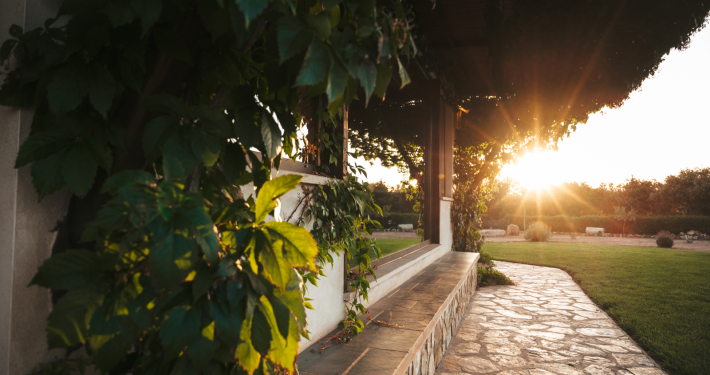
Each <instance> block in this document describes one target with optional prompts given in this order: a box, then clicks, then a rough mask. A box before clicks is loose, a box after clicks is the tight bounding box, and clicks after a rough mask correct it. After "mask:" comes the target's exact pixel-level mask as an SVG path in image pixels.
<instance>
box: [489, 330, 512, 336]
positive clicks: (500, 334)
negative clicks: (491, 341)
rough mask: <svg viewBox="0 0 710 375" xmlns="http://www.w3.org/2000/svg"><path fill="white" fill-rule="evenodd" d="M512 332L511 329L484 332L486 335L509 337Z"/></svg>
mask: <svg viewBox="0 0 710 375" xmlns="http://www.w3.org/2000/svg"><path fill="white" fill-rule="evenodd" d="M511 334H512V332H510V331H488V332H484V333H483V336H485V337H508V336H510V335H511Z"/></svg>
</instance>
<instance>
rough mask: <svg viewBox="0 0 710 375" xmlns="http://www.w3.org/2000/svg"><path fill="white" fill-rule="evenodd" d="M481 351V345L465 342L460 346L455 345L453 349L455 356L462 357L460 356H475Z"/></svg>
mask: <svg viewBox="0 0 710 375" xmlns="http://www.w3.org/2000/svg"><path fill="white" fill-rule="evenodd" d="M480 350H481V344H479V343H477V342H465V343H462V344H458V345H456V347H455V348H454V351H455V352H456V354H459V355H462V354H476V353H478V352H479V351H480Z"/></svg>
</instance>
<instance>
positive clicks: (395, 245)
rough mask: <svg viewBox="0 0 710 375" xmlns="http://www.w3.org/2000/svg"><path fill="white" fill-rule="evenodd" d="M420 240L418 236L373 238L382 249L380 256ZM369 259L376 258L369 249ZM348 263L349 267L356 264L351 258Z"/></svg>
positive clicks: (402, 248)
mask: <svg viewBox="0 0 710 375" xmlns="http://www.w3.org/2000/svg"><path fill="white" fill-rule="evenodd" d="M420 242H422V240H420V239H419V238H377V239H376V240H375V243H377V247H379V248H380V250H381V251H382V256H385V255H387V254H392V253H396V252H398V251H400V250H404V249H406V248H408V247H410V246H414V245H416V244H418V243H420ZM370 259H372V260H375V259H377V254H375V252H374V251H370ZM348 265H350V267H355V266H356V264H355V262H354V261H353V260H349V261H348Z"/></svg>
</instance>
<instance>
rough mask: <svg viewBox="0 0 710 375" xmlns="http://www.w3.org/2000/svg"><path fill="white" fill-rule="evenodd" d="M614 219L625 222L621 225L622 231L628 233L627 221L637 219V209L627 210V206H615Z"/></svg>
mask: <svg viewBox="0 0 710 375" xmlns="http://www.w3.org/2000/svg"><path fill="white" fill-rule="evenodd" d="M612 217H613V218H614V220H617V221H621V222H623V225H622V226H621V233H622V234H626V222H627V221H636V210H634V209H633V208H632V209H630V210H628V211H626V207H618V206H617V207H614V215H612Z"/></svg>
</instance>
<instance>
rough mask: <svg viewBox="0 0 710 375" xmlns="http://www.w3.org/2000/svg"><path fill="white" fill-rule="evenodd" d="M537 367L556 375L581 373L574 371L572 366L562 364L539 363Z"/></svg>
mask: <svg viewBox="0 0 710 375" xmlns="http://www.w3.org/2000/svg"><path fill="white" fill-rule="evenodd" d="M537 366H538V367H542V368H543V369H545V370H549V371H552V372H554V373H556V374H561V375H582V372H581V371H579V370H577V369H575V368H574V367H573V366H570V365H569V364H562V363H540V364H538V365H537Z"/></svg>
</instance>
